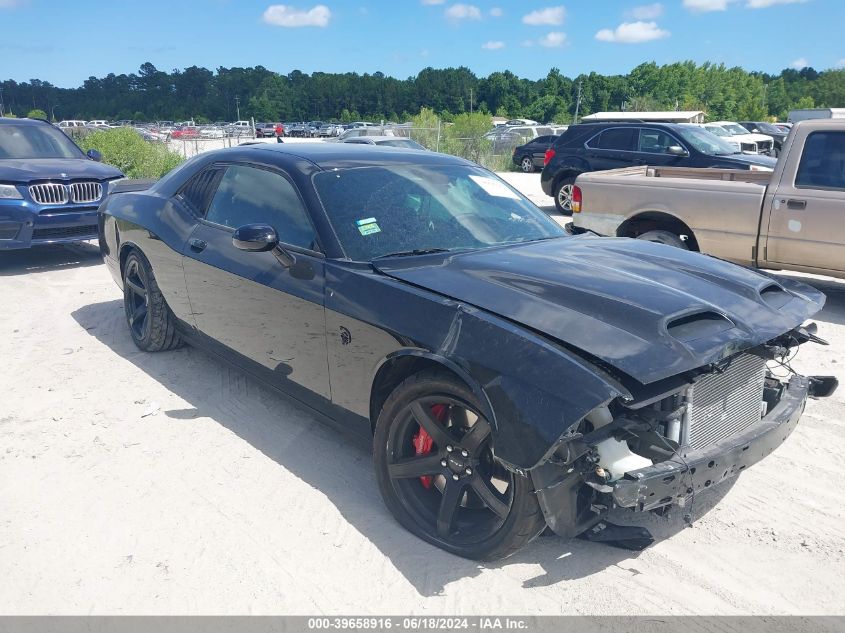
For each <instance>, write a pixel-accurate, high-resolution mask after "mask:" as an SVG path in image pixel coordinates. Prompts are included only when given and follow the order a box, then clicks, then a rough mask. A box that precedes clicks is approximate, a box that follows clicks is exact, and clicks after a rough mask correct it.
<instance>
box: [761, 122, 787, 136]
mask: <svg viewBox="0 0 845 633" xmlns="http://www.w3.org/2000/svg"><path fill="white" fill-rule="evenodd" d="M755 125H756V126H757V129H758V130H760V131H761V132H763V134H778V135H780V134H783V131H782V130H779V129H778V128H776V127H775V126H774V125H772V124H771V123H765V122H763V123H756V124H755Z"/></svg>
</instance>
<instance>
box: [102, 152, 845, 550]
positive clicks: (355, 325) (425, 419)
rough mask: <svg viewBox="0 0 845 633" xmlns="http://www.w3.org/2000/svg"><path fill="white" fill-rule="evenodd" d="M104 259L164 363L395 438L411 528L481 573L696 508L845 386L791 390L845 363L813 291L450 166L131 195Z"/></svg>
mask: <svg viewBox="0 0 845 633" xmlns="http://www.w3.org/2000/svg"><path fill="white" fill-rule="evenodd" d="M130 188H131V187H130ZM100 246H101V249H102V252H103V255H104V259H105V261H106V263H107V265H108V267H109V269H110V270H111V273H112V275H113V276H114V278H115V280H116V281H117V282H118V284H119V285H120V287H121V288H122V289H123V293H124V302H125V309H126V320H127V322H128V326H129V333H130V335H131V336H132V338H133V340H134V341H135V343H136V344H137V346H138V347H139V348H141V349H142V350H147V351H151V352H153V351H160V350H166V349H172V348H174V347H177V346H178V345H180V344H182V343H183V342H189V343H191V344H196V345H200V346H202V347H204V348H206V349H210V350H212V351H215V352H217V353H219V354H220V355H222V356H223V357H224V358H226V359H228V360H230V361H232V362H235V363H237V364H238V365H239V366H240V367H242V368H243V369H244V370H246V371H248V372H250V373H252V374H254V375H255V376H256V377H258V378H259V379H261V380H263V381H265V382H267V383H269V384H270V385H272V386H274V387H276V388H278V389H280V390H282V391H284V392H286V393H287V394H289V395H291V396H293V397H294V398H296V399H298V400H300V401H301V402H303V403H305V404H307V405H308V406H310V407H311V408H313V409H315V410H317V411H318V412H320V413H321V414H323V415H325V416H328V417H330V418H332V419H333V420H334V421H335V422H336V423H340V424H342V425H345V426H350V427H352V426H360V428H361V429H362V430H365V431H366V432H369V433H372V435H373V452H374V460H375V469H376V475H377V479H378V483H379V487H380V489H381V493H382V495H383V497H384V500H385V502H386V504H387V506H388V508H389V509H390V511H391V512H392V513H393V514H394V515H395V517H396V519H397V520H398V521H399V523H401V524H402V525H403V526H405V527H406V528H407V529H409V530H410V531H411V532H413V533H414V534H416V535H418V536H419V537H421V538H423V539H425V540H426V541H429V542H430V543H433V544H435V545H437V546H439V547H442V548H443V549H445V550H448V551H450V552H453V553H455V554H458V555H461V556H466V557H469V558H475V559H495V558H500V557H504V556H507V555H509V554H511V553H512V552H514V551H516V550H517V549H518V548H520V547H522V546H523V545H525V544H526V543H528V542H529V541H530V540H531V539H533V538H534V537H535V536H537V535H538V534H539V533H540V532H542V531H543V530H544V529H545V528H546V526H547V525H548V526H549V527H550V528H551V529H552V530H554V531H555V532H556V533H558V534H561V535H564V536H575V535H579V534H590V533H598V532H600V531H601V530H603V529H604V528H605V527H611V528H612V527H614V526H612V524H607V523H603V522H604V521H606V518H607V517H606V515H607V513H608V512H609V511H610V510H612V509H614V508H620V507H621V508H630V509H632V510H634V511H650V510H661V509H666V508H667V507H669V506H671V505H673V504H677V505H686V504H689V503H690V502H691V501H692V500H694V497H695V495H696V494H699V493H701V492H702V491H703V490H704V489H706V488H709V487H711V486H715V485H716V484H718V483H719V482H721V481H723V480H725V479H728V478H730V477H733V476H735V475H737V474H738V473H739V472H740V471H742V470H743V469H744V468H746V467H747V466H750V465H752V464H754V463H755V462H757V461H759V460H760V459H762V458H763V457H765V456H766V455H768V454H769V453H770V452H771V451H773V450H774V449H775V448H776V447H777V446H779V445H780V444H781V443H782V442H783V441H784V440H785V439H786V437H787V436H788V435H789V433H790V432H791V431H792V430H793V428H794V427H795V425H796V424H797V422H798V418H799V417H800V415H801V413H802V411H803V409H804V404H805V402H806V400H807V398H808V397H809V396H825V395H829V393H831V392H832V390H833V389H834V388H835V387H836V384H835V379H833V378H825V377H803V376H800V375H796V374H794V373H792V372H791V370H789V358H790V357H791V355H792V354H793V353H794V352H795V348H796V347H797V346H798V345H800V344H803V343H806V342H808V341H814V342H821V343H823V341H821V339H819V338H818V337H817V336H816V335H815V333H814V332H815V328H814V326H813V325H802V324H804V322H805V320H806V319H807V318H808V317H810V316H811V315H813V314H814V313H815V312H817V311H818V310H819V309H821V307H822V305H823V303H824V295H822V294H821V293H819V292H818V291H816V290H814V289H813V288H810V287H808V286H806V285H803V284H801V283H798V282H795V281H791V280H787V279H779V278H777V277H774V276H771V275H767V274H763V273H759V272H755V271H752V270H748V269H746V268H741V267H739V266H736V265H733V264H730V263H727V262H724V261H720V260H718V259H714V258H712V257H708V256H705V255H700V254H698V253H691V252H685V251H682V250H680V249H675V248H671V247H667V246H663V245H660V244H653V243H650V242H644V241H642V240H628V239H611V238H597V237H592V236H583V235H582V236H569V235H566V234H565V232H564V231H563V230H562V229H561V228H559V227H558V225H557V224H556V223H554V222H553V221H552V220H550V219H549V218H548V217H547V216H546V215H545V214H544V213H543V212H542V211H540V210H539V209H538V208H537V207H536V206H534V205H533V204H532V203H531V202H529V201H528V200H527V199H526V198H524V197H523V196H522V195H521V194H519V193H518V192H517V191H515V190H514V189H513V188H511V187H510V186H509V185H508V184H506V183H505V182H503V181H502V180H500V179H499V178H497V177H496V176H495V175H493V174H492V173H490V172H489V171H486V170H484V169H482V168H480V167H478V166H477V165H475V164H473V163H470V162H467V161H464V160H462V159H458V158H454V157H450V156H445V155H442V154H436V153H433V152H432V153H425V152H413V151H404V150H398V149H394V148H385V149H379V148H374V147H366V146H355V145H347V144H326V145H317V144H314V145H310V144H309V145H298V146H289V145H276V144H273V145H260V146H256V145H253V146H249V147H239V148H231V149H226V150H221V151H217V152H209V153H206V154H202V155H200V156H198V157H196V158H194V159H192V160H190V161H188V162H186V163H185V164H184V165H182V166H181V167H179V168H177V169H176V170H174V171H172V172H171V173H170V174H168V175H167V176H166V177H165V178H163V179H162V180H160V181H159V182H157V183H155V184H154V185H153V186H151V187H149V188H148V189H145V190H139V191H125V192H123V193H115V194H113V195H111V196H109V198H108V199H107V200H106V201H105V202H104V203H103V204H102V206H101V208H100ZM776 366H777V367H778V371H777V372H772V371H770V368H772V367H776ZM775 373H777V374H778V375H780V376H784V375H788V376H789V378H788V379H787V378H782V377H780V378H779V377H775ZM617 527H618V526H617ZM610 532H612V530H610V531H608V532H607V533H610ZM622 534H623V535H624V534H625V532H624V531H623V532H622ZM629 536H630V535H629ZM617 538H618V539H619V540H622V541H625V540H626V539H627V538H628V537H627V536H617ZM596 540H600V538H599V539H596ZM629 540H631V541H632V542H633V541H637V539H629ZM637 542H639V541H637Z"/></svg>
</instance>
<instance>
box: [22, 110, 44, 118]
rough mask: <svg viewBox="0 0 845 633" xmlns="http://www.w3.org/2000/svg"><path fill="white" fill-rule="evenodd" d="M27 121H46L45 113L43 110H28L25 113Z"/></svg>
mask: <svg viewBox="0 0 845 633" xmlns="http://www.w3.org/2000/svg"><path fill="white" fill-rule="evenodd" d="M26 118H27V119H46V118H47V113H46V112H44V110H37V109H36V110H30V111H29V112H27V113H26Z"/></svg>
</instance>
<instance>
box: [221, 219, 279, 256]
mask: <svg viewBox="0 0 845 633" xmlns="http://www.w3.org/2000/svg"><path fill="white" fill-rule="evenodd" d="M278 243H279V236H278V235H276V229H274V228H273V227H272V226H270V225H269V224H245V225H244V226H242V227H240V228H239V229H237V230H236V231H235V234H234V235H232V244H234V246H235V248H238V249H240V250H242V251H248V252H251V253H263V252H266V251H271V250H273V249H274V248H276V246H277V245H278Z"/></svg>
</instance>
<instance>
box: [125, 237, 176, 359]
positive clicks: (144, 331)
mask: <svg viewBox="0 0 845 633" xmlns="http://www.w3.org/2000/svg"><path fill="white" fill-rule="evenodd" d="M123 308H124V312H125V314H126V321H127V322H128V324H129V333H130V335H131V336H132V340H133V341H134V342H135V345H137V346H138V348H139V349H142V350H144V351H145V352H160V351H163V350H167V349H174V348H176V347H179V346H180V345H181V344H182V338H181V337H180V336H179V332H178V331H177V330H176V317H175V316H174V315H173V313H172V312H171V311H170V308H169V307H168V306H167V303H166V302H165V300H164V297H163V296H162V294H161V290H159V287H158V284H157V283H156V280H155V276H154V275H153V270H152V267H151V266H150V263H149V262H148V261H147V258H146V257H144V256H143V255H142V254H141V253H140V252H139V251H137V250H133V251H132V252H131V253H129V255H127V257H126V262H125V263H124V266H123Z"/></svg>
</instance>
